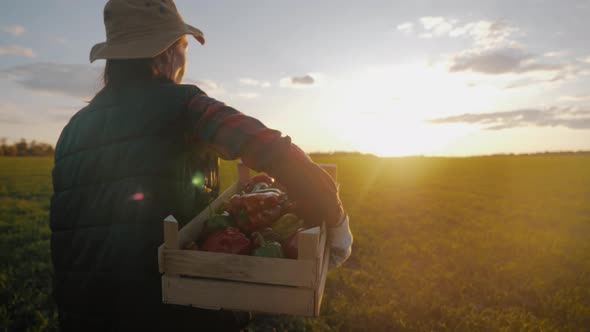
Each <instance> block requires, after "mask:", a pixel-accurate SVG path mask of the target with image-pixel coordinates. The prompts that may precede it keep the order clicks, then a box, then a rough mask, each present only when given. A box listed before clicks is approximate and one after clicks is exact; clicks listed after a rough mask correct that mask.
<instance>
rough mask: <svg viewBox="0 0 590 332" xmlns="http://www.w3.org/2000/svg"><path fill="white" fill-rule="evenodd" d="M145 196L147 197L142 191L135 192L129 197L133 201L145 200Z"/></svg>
mask: <svg viewBox="0 0 590 332" xmlns="http://www.w3.org/2000/svg"><path fill="white" fill-rule="evenodd" d="M144 198H145V194H144V193H142V192H136V193H135V194H133V195H131V196H130V197H129V199H130V200H132V201H143V199H144Z"/></svg>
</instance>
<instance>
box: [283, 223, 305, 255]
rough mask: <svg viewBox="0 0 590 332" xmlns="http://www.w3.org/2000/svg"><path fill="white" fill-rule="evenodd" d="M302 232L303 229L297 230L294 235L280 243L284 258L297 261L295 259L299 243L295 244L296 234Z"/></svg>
mask: <svg viewBox="0 0 590 332" xmlns="http://www.w3.org/2000/svg"><path fill="white" fill-rule="evenodd" d="M304 230H305V228H299V229H298V230H297V231H296V232H295V233H293V234H292V235H291V237H290V238H288V239H287V240H286V241H283V242H282V248H283V253H284V254H285V257H287V258H292V259H297V257H298V256H299V242H297V240H298V238H297V234H299V232H301V231H304Z"/></svg>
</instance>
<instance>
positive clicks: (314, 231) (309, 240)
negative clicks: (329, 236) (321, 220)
mask: <svg viewBox="0 0 590 332" xmlns="http://www.w3.org/2000/svg"><path fill="white" fill-rule="evenodd" d="M319 241H320V228H319V227H314V228H310V229H306V230H304V231H301V232H299V233H297V247H298V248H297V259H307V260H314V261H315V260H317V259H319V256H320V255H319V252H318V249H319Z"/></svg>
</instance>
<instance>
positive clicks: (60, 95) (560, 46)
mask: <svg viewBox="0 0 590 332" xmlns="http://www.w3.org/2000/svg"><path fill="white" fill-rule="evenodd" d="M26 3H27V1H25V2H23V3H20V2H19V4H16V5H14V6H11V7H10V8H8V9H7V10H4V11H3V12H2V14H0V16H1V17H2V22H3V23H2V25H1V26H0V28H1V32H0V61H1V63H0V88H1V91H2V92H1V94H2V98H1V102H0V132H1V134H0V137H6V138H7V139H8V140H9V141H10V140H13V141H14V140H18V139H20V138H21V137H25V138H28V139H36V140H39V141H46V142H49V143H52V144H55V142H56V140H57V137H58V134H59V132H60V131H61V129H62V128H63V126H64V125H65V124H66V123H67V121H68V120H69V118H70V117H71V116H72V115H73V114H74V113H75V112H76V111H78V110H79V109H80V108H81V107H83V105H84V103H85V102H86V101H88V100H90V99H91V98H92V96H93V95H94V94H95V93H96V92H97V91H98V90H99V89H100V87H101V84H100V75H101V71H102V69H103V66H104V62H101V61H98V62H97V63H95V64H93V65H90V64H88V60H87V59H88V52H89V49H90V46H91V45H92V44H93V43H95V42H99V41H102V40H104V38H105V36H104V28H103V22H102V17H101V15H102V5H103V4H102V3H98V2H97V3H84V4H82V3H76V4H67V6H73V7H75V8H70V7H68V10H70V11H71V10H75V11H76V12H77V13H79V15H76V16H64V15H61V16H60V15H59V14H58V13H60V12H62V11H63V9H64V6H66V4H65V3H61V2H58V3H43V4H38V3H35V6H36V7H39V6H41V7H43V8H37V9H38V10H37V11H36V12H43V13H46V15H43V16H39V15H33V14H31V12H30V11H29V10H28V8H29V7H28V5H27V4H26ZM177 5H178V7H179V9H180V11H181V12H182V13H183V16H184V18H185V20H187V21H190V22H194V24H195V25H197V26H198V27H199V28H201V29H202V30H203V31H204V33H205V36H206V39H207V44H205V45H204V46H201V45H199V44H198V43H195V42H194V41H191V42H190V44H191V45H190V47H189V50H188V54H187V61H188V67H187V71H186V74H185V80H184V83H186V84H196V85H197V86H199V87H200V88H201V89H202V90H204V91H205V92H207V93H208V94H209V95H210V96H212V97H214V98H216V99H219V100H221V101H223V102H225V103H226V104H228V105H230V106H233V107H235V108H236V109H238V110H240V111H241V112H243V113H245V114H248V115H251V116H253V117H256V118H258V119H260V120H261V121H262V122H263V123H265V124H266V125H267V126H269V127H271V128H274V129H277V130H280V131H281V132H282V133H283V135H289V136H291V137H292V138H293V141H294V142H295V143H296V144H298V145H300V146H301V147H302V148H303V149H304V150H306V151H308V152H312V151H323V152H329V151H361V152H366V153H373V154H377V155H380V156H405V155H474V154H492V153H510V152H514V153H520V152H535V151H547V150H549V151H555V150H583V149H586V150H587V149H590V91H589V90H588V79H589V78H590V46H588V45H587V43H586V42H585V40H586V39H587V38H586V35H585V33H584V31H587V30H588V29H589V28H590V26H589V25H588V23H587V20H586V17H587V16H588V15H589V14H590V6H589V5H588V4H587V3H586V2H584V1H572V2H568V4H567V5H566V4H565V3H564V4H561V3H557V2H556V3H555V5H554V6H540V5H539V4H538V3H537V2H536V1H525V2H522V3H519V5H518V7H519V10H514V9H513V8H512V5H511V4H508V3H506V4H504V3H499V2H494V1H490V2H484V3H478V5H477V6H476V5H474V4H473V3H471V2H466V1H457V2H454V5H452V6H451V5H449V8H447V9H444V8H443V7H441V8H438V9H437V8H434V7H432V6H430V5H429V3H427V2H420V1H418V2H416V3H415V4H414V6H413V7H412V6H410V7H407V8H404V7H400V6H398V5H396V4H395V3H394V2H389V1H372V2H370V3H368V4H361V3H357V2H343V3H339V8H340V9H341V10H342V12H340V11H334V8H333V6H331V5H329V4H327V3H312V2H309V3H304V4H295V3H274V2H268V3H265V4H264V5H261V7H260V8H264V13H261V12H257V9H256V8H258V7H256V6H254V7H253V6H249V5H246V4H244V3H241V2H238V1H229V0H228V1H224V3H223V5H221V6H208V5H199V6H197V4H195V3H192V2H190V1H181V0H179V1H177ZM443 9H444V10H443ZM232 13H235V15H233V14H232ZM286 13H289V15H287V16H286ZM347 13H356V14H355V15H354V20H355V22H356V24H354V25H351V24H350V22H351V19H352V18H351V17H350V16H349V14H347ZM220 15H230V16H231V17H232V20H231V23H230V24H227V22H225V23H222V22H220V21H219V20H217V19H215V17H219V16H220ZM261 15H262V16H261ZM50 17H60V20H59V23H57V22H56V21H55V20H50V21H49V18H50ZM262 17H264V19H261V18H262ZM46 21H47V22H46ZM80 25H84V26H85V27H87V28H85V29H72V27H75V26H80ZM38 26H45V27H46V28H45V29H43V30H42V31H40V30H37V28H36V27H38ZM246 26H247V27H248V34H246V35H244V34H243V33H242V31H241V29H242V27H246ZM269 27H272V28H269ZM302 36H306V37H305V38H302Z"/></svg>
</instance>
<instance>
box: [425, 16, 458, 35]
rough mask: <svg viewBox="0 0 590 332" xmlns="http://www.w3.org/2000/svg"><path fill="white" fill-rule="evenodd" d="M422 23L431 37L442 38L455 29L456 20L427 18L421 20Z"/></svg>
mask: <svg viewBox="0 0 590 332" xmlns="http://www.w3.org/2000/svg"><path fill="white" fill-rule="evenodd" d="M420 23H422V26H423V27H424V29H425V30H426V31H429V33H428V34H426V35H430V36H442V35H445V34H447V33H448V32H449V31H451V30H452V29H453V24H455V23H456V21H455V20H446V19H445V18H444V17H440V16H438V17H433V16H425V17H422V18H420Z"/></svg>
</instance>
